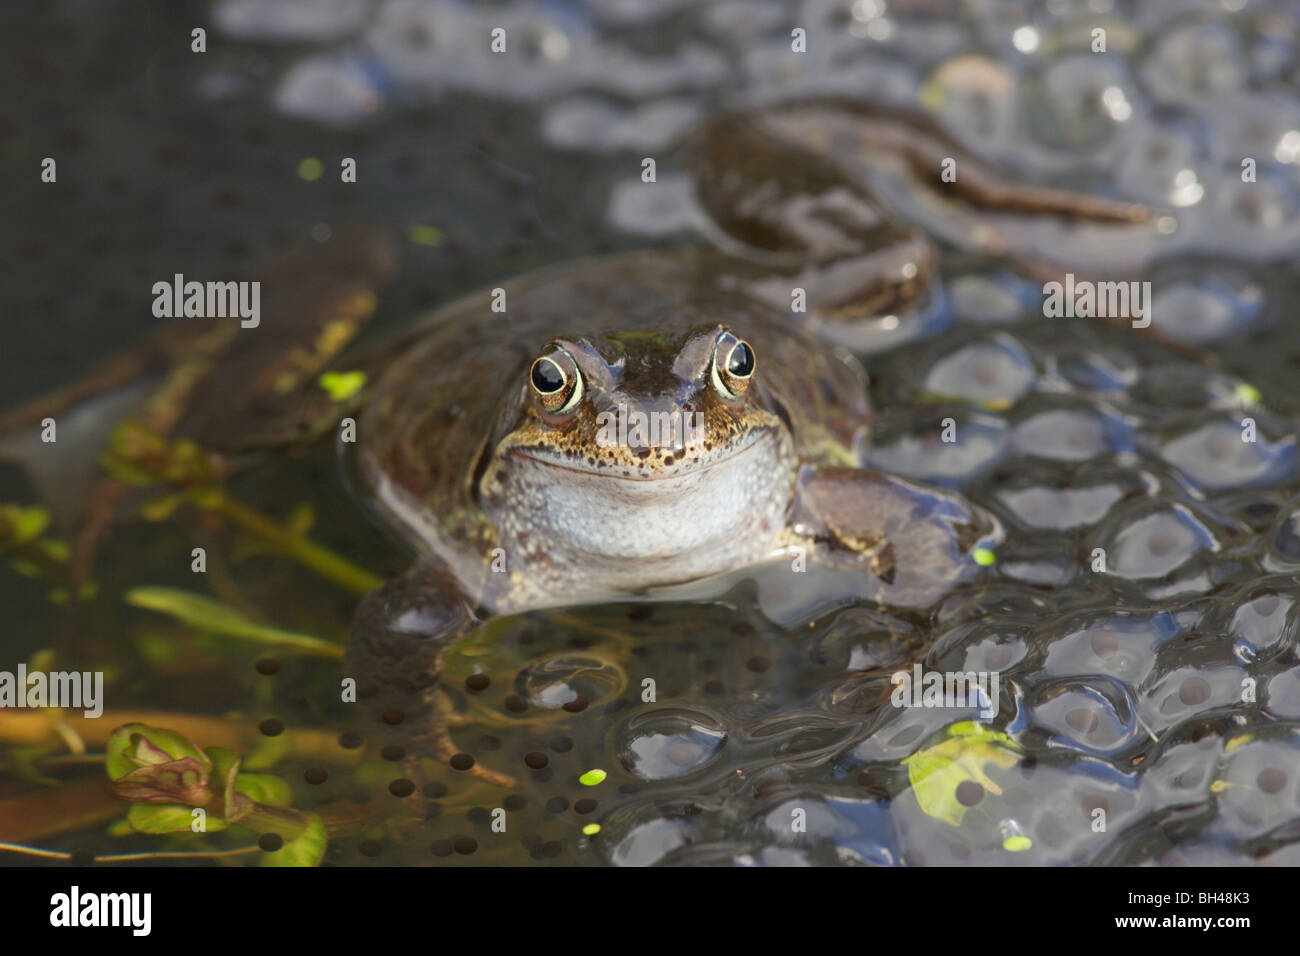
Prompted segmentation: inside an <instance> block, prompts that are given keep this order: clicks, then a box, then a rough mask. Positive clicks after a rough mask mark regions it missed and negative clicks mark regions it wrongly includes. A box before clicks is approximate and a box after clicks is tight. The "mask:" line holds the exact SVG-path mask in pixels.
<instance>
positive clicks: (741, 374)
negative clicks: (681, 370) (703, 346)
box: [711, 332, 755, 399]
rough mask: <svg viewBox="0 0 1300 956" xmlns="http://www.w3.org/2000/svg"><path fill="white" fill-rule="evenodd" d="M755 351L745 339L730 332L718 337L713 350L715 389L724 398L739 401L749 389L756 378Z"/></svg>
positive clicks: (712, 375)
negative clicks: (752, 380)
mask: <svg viewBox="0 0 1300 956" xmlns="http://www.w3.org/2000/svg"><path fill="white" fill-rule="evenodd" d="M754 366H755V359H754V350H753V349H752V348H750V347H749V343H748V342H746V341H745V340H744V339H738V338H736V336H734V335H732V334H731V333H730V332H724V333H722V335H720V336H718V344H717V345H716V346H714V348H713V371H712V373H711V377H712V379H713V387H714V388H716V389H717V390H718V394H720V395H721V396H722V397H723V398H730V399H737V398H740V397H741V396H742V395H744V394H745V390H746V389H747V388H749V382H750V379H752V378H753V377H754Z"/></svg>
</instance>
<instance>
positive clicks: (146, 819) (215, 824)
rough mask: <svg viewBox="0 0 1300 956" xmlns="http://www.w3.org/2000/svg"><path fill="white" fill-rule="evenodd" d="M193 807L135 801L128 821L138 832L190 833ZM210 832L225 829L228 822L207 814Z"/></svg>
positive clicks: (127, 815) (192, 821) (129, 811)
mask: <svg viewBox="0 0 1300 956" xmlns="http://www.w3.org/2000/svg"><path fill="white" fill-rule="evenodd" d="M194 819H195V817H194V810H193V808H192V807H182V806H178V805H176V804H172V803H133V804H131V809H130V810H128V811H127V812H126V820H127V823H129V824H130V825H131V829H132V830H135V831H136V832H137V833H189V832H191V829H192V827H193V824H194ZM204 826H206V827H207V832H208V833H216V832H217V831H218V830H224V829H225V828H226V823H225V821H224V820H222V819H221V818H219V817H216V816H213V815H212V814H207V820H206V821H205V822H204Z"/></svg>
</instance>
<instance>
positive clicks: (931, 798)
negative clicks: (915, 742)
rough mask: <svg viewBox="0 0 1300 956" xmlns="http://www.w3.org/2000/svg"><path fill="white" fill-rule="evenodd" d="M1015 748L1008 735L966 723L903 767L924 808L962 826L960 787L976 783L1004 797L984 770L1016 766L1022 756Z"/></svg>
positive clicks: (936, 815)
mask: <svg viewBox="0 0 1300 956" xmlns="http://www.w3.org/2000/svg"><path fill="white" fill-rule="evenodd" d="M1014 747H1015V745H1014V744H1013V743H1012V742H1011V740H1010V739H1009V738H1008V737H1007V735H1006V734H1004V733H1001V732H1000V731H996V730H987V729H985V728H984V726H983V725H981V724H979V723H976V722H975V721H970V720H966V721H961V722H960V723H956V724H953V725H952V726H951V727H949V728H948V737H947V739H946V740H943V741H941V742H940V743H938V744H936V745H935V746H933V747H927V748H926V749H924V750H919V751H917V752H916V753H914V754H912V755H911V756H910V757H908V758H907V759H905V760H904V761H903V764H904V765H905V766H906V767H907V777H908V779H909V780H910V781H911V782H912V793H913V794H914V795H915V796H916V801H917V803H919V804H920V805H921V809H922V810H924V811H925V812H926V813H928V814H929V815H930V816H932V817H935V818H936V819H939V820H943V821H944V822H946V823H950V824H952V825H953V826H960V825H961V821H962V818H963V817H964V816H965V815H966V810H967V808H966V807H965V806H964V805H963V804H962V803H961V801H959V800H958V799H957V788H958V787H959V786H960V785H961V784H963V783H965V782H967V781H973V782H974V783H976V784H978V785H979V786H981V787H982V788H984V789H985V790H987V791H988V792H989V793H993V794H996V795H998V796H1001V794H1002V788H1001V787H999V786H998V785H997V784H996V783H995V782H994V781H993V780H991V779H990V778H989V776H988V774H987V773H985V769H986V768H989V767H1012V766H1014V765H1015V764H1017V763H1018V762H1019V761H1020V757H1019V754H1018V753H1017V752H1016V750H1015V749H1014Z"/></svg>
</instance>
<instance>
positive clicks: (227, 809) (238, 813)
mask: <svg viewBox="0 0 1300 956" xmlns="http://www.w3.org/2000/svg"><path fill="white" fill-rule="evenodd" d="M203 752H204V753H205V754H207V755H208V757H209V759H211V761H212V789H213V790H214V791H215V792H216V793H217V794H219V795H220V797H221V807H222V816H223V818H224V819H225V821H226V822H227V823H234V822H235V821H236V820H238V819H239V818H240V817H242V816H244V815H245V814H246V813H248V811H249V810H250V809H252V805H251V803H250V802H249V801H248V800H247V799H245V798H244V797H242V796H241V795H239V794H237V793H236V792H235V789H236V784H235V781H236V778H237V777H238V774H239V760H240V758H239V754H237V753H233V752H232V751H229V750H226V749H224V748H222V747H209V748H207V749H206V750H205V751H203Z"/></svg>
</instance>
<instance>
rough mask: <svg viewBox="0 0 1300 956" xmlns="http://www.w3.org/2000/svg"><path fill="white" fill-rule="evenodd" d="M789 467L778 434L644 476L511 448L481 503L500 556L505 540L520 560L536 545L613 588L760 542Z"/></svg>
mask: <svg viewBox="0 0 1300 956" xmlns="http://www.w3.org/2000/svg"><path fill="white" fill-rule="evenodd" d="M791 462H792V459H791V450H790V442H789V438H788V436H787V435H786V434H785V433H784V432H783V431H780V430H778V429H762V430H758V431H755V432H754V433H752V435H751V436H747V438H746V440H745V441H744V442H743V444H741V445H740V446H739V447H738V448H727V449H723V450H720V454H719V455H718V457H717V458H716V459H702V460H699V461H694V462H690V461H688V462H687V463H685V464H677V465H673V466H669V467H668V468H666V469H663V470H662V471H656V472H655V473H654V475H653V476H652V477H650V478H639V477H638V478H632V477H623V476H619V475H616V474H611V473H610V472H609V471H608V470H597V469H595V468H589V467H586V466H585V464H579V465H575V463H574V462H572V461H571V460H565V461H562V462H561V461H555V460H549V459H545V458H542V457H538V456H536V455H533V454H524V453H519V452H516V453H515V454H513V455H511V458H510V462H509V467H508V472H507V474H506V475H504V476H503V477H504V484H503V488H502V490H503V499H502V500H499V501H497V502H493V503H490V504H489V506H488V507H489V511H495V512H496V513H495V514H494V515H493V518H494V520H495V521H496V522H497V523H498V528H499V530H500V531H501V533H502V540H503V543H505V544H506V547H507V550H508V551H509V550H511V548H510V545H509V542H511V541H514V542H515V543H516V549H517V550H518V551H520V552H523V553H525V554H526V553H527V552H529V551H530V550H531V549H530V548H529V544H530V543H538V544H540V543H541V542H545V547H544V552H545V556H544V558H543V557H542V555H541V553H538V554H537V555H536V557H537V558H538V559H539V560H543V561H544V562H545V563H546V564H549V565H551V567H552V568H555V567H556V566H560V567H563V566H569V565H571V566H572V567H575V568H577V567H585V568H586V569H587V570H586V571H585V573H586V574H587V575H588V576H596V577H602V578H607V579H608V580H606V581H605V583H606V584H608V585H612V586H623V587H627V586H632V585H633V584H634V583H635V584H637V585H643V584H645V583H650V582H656V581H663V580H685V579H688V578H691V577H697V576H699V575H700V574H702V573H712V572H713V571H715V570H720V569H721V568H722V567H725V566H726V565H727V564H728V563H730V562H734V561H736V560H737V559H738V558H741V557H742V556H741V555H739V554H737V553H736V551H737V549H738V548H753V547H755V543H756V541H757V542H758V543H760V544H762V545H764V546H765V545H766V544H767V541H768V540H770V535H767V534H765V533H764V529H770V531H771V532H772V534H773V535H774V534H775V532H776V530H777V529H778V528H779V527H781V525H782V523H783V521H784V518H785V511H786V507H787V505H788V503H789V499H790V493H791V486H792V475H793V471H792V467H791ZM756 531H757V532H758V533H757V534H755V533H754V532H756ZM745 557H748V556H747V555H746V556H745ZM593 559H597V560H596V562H595V563H593ZM656 561H662V562H667V563H668V564H670V565H671V567H670V568H663V567H655V566H653V565H654V564H655V562H656ZM622 562H627V564H626V566H624V565H623V563H622ZM647 562H649V564H647ZM629 576H634V577H635V578H637V581H636V582H633V581H632V580H631V579H630V577H629ZM625 577H627V578H628V579H627V580H625V579H624V578H625Z"/></svg>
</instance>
